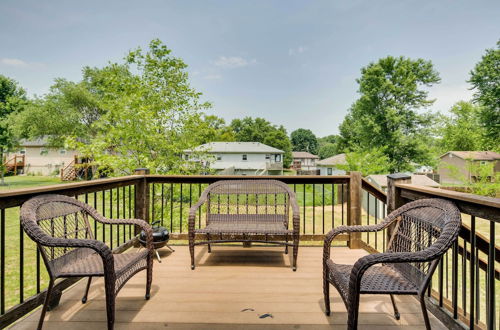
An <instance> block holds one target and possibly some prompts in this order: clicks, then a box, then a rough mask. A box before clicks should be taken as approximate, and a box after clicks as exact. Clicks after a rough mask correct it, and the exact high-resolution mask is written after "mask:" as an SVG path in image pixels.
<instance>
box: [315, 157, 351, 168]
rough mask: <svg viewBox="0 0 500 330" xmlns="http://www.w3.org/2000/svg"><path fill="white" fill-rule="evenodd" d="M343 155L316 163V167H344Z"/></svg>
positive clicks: (345, 162)
mask: <svg viewBox="0 0 500 330" xmlns="http://www.w3.org/2000/svg"><path fill="white" fill-rule="evenodd" d="M346 164H347V161H346V160H345V154H338V155H335V156H332V157H329V158H325V159H323V160H320V161H319V162H316V165H318V166H329V165H346Z"/></svg>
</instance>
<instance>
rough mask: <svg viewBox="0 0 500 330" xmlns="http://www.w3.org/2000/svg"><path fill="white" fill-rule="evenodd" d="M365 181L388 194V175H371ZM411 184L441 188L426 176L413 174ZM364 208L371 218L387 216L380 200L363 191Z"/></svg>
mask: <svg viewBox="0 0 500 330" xmlns="http://www.w3.org/2000/svg"><path fill="white" fill-rule="evenodd" d="M365 179H366V180H367V181H368V182H370V183H371V184H373V185H374V186H375V187H377V188H378V189H379V190H382V191H384V192H387V174H371V175H368V176H367V177H366V178H365ZM411 184H413V185H417V186H426V187H431V188H439V187H440V184H439V183H437V182H436V181H434V180H432V179H431V178H429V177H428V176H427V175H424V174H411ZM362 207H363V209H364V210H365V211H366V210H368V211H369V214H370V215H371V216H376V217H377V218H379V219H382V218H384V216H386V215H387V213H386V211H387V210H385V206H384V204H383V203H382V202H381V201H380V200H378V199H376V198H375V196H373V195H371V194H369V193H368V192H367V191H366V190H363V201H362Z"/></svg>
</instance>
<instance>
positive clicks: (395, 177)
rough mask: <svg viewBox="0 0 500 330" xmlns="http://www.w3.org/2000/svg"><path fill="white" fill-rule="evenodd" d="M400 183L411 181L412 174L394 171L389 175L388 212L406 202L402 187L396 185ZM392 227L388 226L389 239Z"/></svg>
mask: <svg viewBox="0 0 500 330" xmlns="http://www.w3.org/2000/svg"><path fill="white" fill-rule="evenodd" d="M399 183H411V176H410V175H408V174H404V173H394V174H389V175H388V176H387V214H389V213H391V212H392V211H394V210H396V209H398V208H400V207H401V206H403V205H404V204H405V200H404V199H403V198H402V197H401V189H399V188H398V187H396V185H397V184H399ZM392 229H393V228H392V227H388V228H387V239H388V240H387V241H388V242H389V240H390V237H391V236H392Z"/></svg>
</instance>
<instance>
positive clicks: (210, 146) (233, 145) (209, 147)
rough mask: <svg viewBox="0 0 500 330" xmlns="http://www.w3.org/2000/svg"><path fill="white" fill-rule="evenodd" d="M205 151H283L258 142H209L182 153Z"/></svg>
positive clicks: (273, 152) (233, 152)
mask: <svg viewBox="0 0 500 330" xmlns="http://www.w3.org/2000/svg"><path fill="white" fill-rule="evenodd" d="M193 151H207V152H209V153H220V154H223V153H230V154H235V153H247V154H265V153H272V154H283V153H284V151H282V150H279V149H276V148H273V147H270V146H268V145H266V144H263V143H260V142H210V143H205V144H202V145H200V146H198V147H196V148H194V149H187V150H184V152H188V153H189V152H193Z"/></svg>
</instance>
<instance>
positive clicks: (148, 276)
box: [145, 252, 161, 300]
mask: <svg viewBox="0 0 500 330" xmlns="http://www.w3.org/2000/svg"><path fill="white" fill-rule="evenodd" d="M156 253H158V252H156ZM147 262H148V268H147V270H146V296H145V298H146V300H149V298H150V297H151V282H153V257H152V256H151V254H150V255H149V256H148V261H147ZM160 262H161V261H160Z"/></svg>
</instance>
